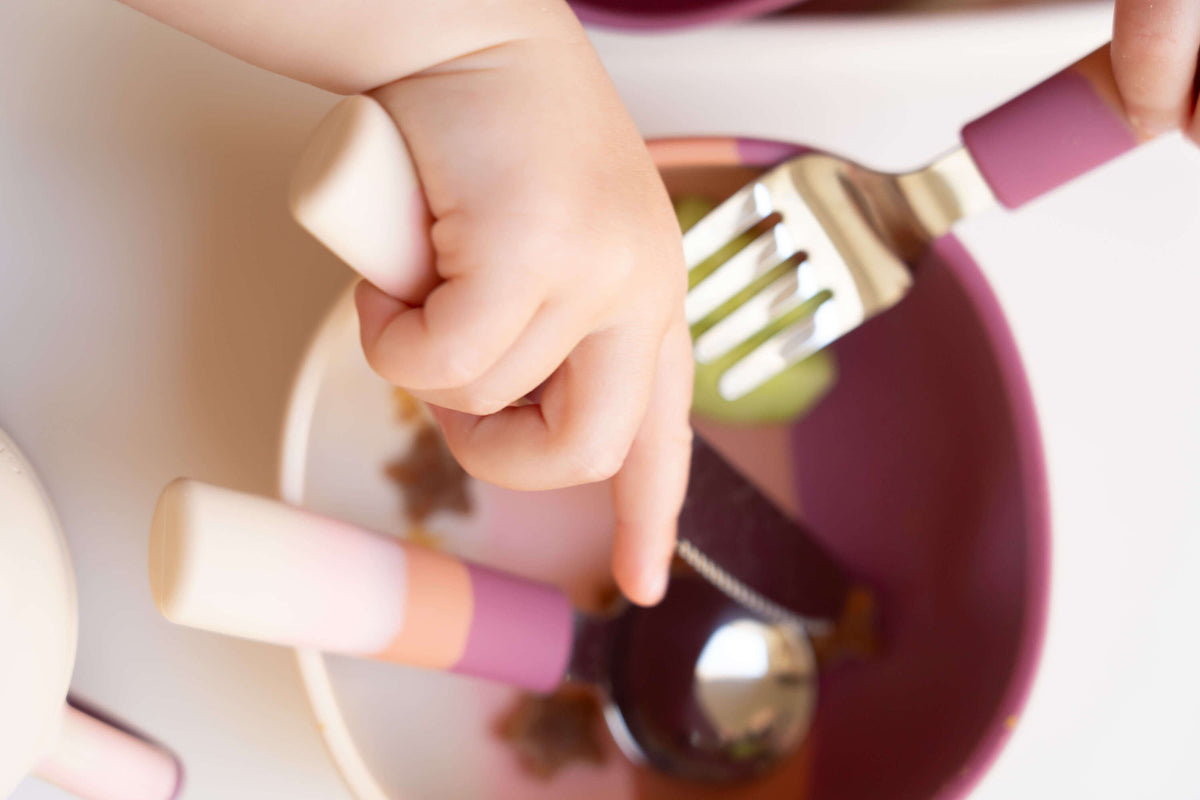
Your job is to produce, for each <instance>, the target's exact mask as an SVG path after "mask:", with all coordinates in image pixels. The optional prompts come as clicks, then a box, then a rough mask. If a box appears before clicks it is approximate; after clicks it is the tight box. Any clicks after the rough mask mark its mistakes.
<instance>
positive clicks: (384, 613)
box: [150, 480, 574, 692]
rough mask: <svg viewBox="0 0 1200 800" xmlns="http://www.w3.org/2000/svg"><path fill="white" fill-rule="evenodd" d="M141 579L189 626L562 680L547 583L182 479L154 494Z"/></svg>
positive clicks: (560, 635)
mask: <svg viewBox="0 0 1200 800" xmlns="http://www.w3.org/2000/svg"><path fill="white" fill-rule="evenodd" d="M150 582H151V587H152V588H153V591H154V598H155V602H156V603H157V604H158V607H159V609H160V610H161V611H162V613H163V615H164V616H166V617H167V618H168V619H170V620H172V621H173V622H177V623H180V624H183V625H188V626H190V627H195V628H203V629H206V630H212V631H216V632H219V633H225V634H230V635H233V636H240V637H243V638H248V639H255V640H259V641H265V642H272V643H276V644H283V645H292V646H298V647H311V648H316V649H320V650H325V651H331V652H337V653H344V654H348V655H354V656H361V657H366V658H374V659H380V660H385V661H394V662H398V663H402V664H409V665H413V666H418V667H425V668H428V669H436V670H447V671H451V672H459V673H463V674H467V675H474V676H478V677H482V678H487V679H490V680H495V681H499V682H502V683H506V684H510V685H513V686H520V687H522V688H526V689H531V690H534V691H540V692H544V691H549V690H551V689H553V688H554V687H555V686H557V685H558V684H559V683H560V682H561V681H562V680H563V677H564V676H565V674H566V670H567V664H568V660H569V658H570V653H571V647H572V643H573V639H574V611H573V609H572V607H571V603H570V601H569V600H568V599H567V597H566V595H565V594H563V593H562V592H561V591H559V590H558V589H556V588H553V587H551V586H547V585H545V584H541V583H536V582H534V581H530V580H526V579H524V578H519V577H516V576H514V575H509V574H505V573H502V572H498V571H495V570H492V569H488V568H486V567H481V566H478V565H475V564H469V563H467V562H464V561H461V560H459V559H457V558H454V557H453V556H450V555H447V554H445V553H441V552H438V551H435V550H430V549H427V548H423V547H417V546H415V545H412V544H409V543H406V542H403V541H401V540H399V539H395V538H392V537H389V536H383V535H380V534H377V533H374V532H371V531H367V530H363V529H361V528H357V527H355V526H353V525H350V524H348V523H345V522H339V521H337V520H334V519H329V518H326V517H323V516H319V515H317V514H313V513H310V512H307V511H303V510H300V509H297V508H293V507H290V506H286V505H283V504H282V503H277V502H275V501H272V500H267V499H265V498H261V497H255V496H253V495H248V494H243V493H241V492H236V491H233V490H231V489H224V488H221V487H217V486H211V485H209V484H205V483H200V482H198V481H191V480H177V481H175V482H174V483H172V484H170V485H169V486H168V487H167V488H166V489H165V490H164V491H163V494H162V496H161V497H160V498H159V501H158V506H157V508H156V509H155V512H154V522H153V525H152V531H151V540H150Z"/></svg>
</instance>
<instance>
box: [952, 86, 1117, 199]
mask: <svg viewBox="0 0 1200 800" xmlns="http://www.w3.org/2000/svg"><path fill="white" fill-rule="evenodd" d="M962 138H963V143H964V144H965V145H966V146H967V149H968V150H969V151H970V152H971V155H972V156H973V157H974V159H975V163H976V164H978V165H979V170H980V172H982V173H983V176H984V177H985V178H986V179H987V182H988V183H989V184H990V185H991V187H992V190H993V191H994V192H995V193H996V196H997V197H998V198H999V199H1000V202H1002V203H1003V204H1004V205H1005V206H1006V207H1008V208H1016V207H1018V206H1020V205H1022V204H1024V203H1026V202H1028V201H1030V200H1032V199H1034V198H1035V197H1038V196H1040V195H1042V194H1044V193H1046V192H1048V191H1050V190H1051V189H1054V188H1055V187H1057V186H1060V185H1062V184H1064V183H1066V182H1067V181H1069V180H1071V179H1073V178H1076V177H1078V176H1080V175H1082V174H1084V173H1085V172H1088V171H1089V170H1092V169H1094V168H1095V167H1098V166H1100V165H1101V164H1104V163H1105V162H1107V161H1110V160H1112V159H1114V158H1116V157H1117V156H1119V155H1121V154H1122V153H1125V152H1126V151H1128V150H1131V149H1132V148H1133V147H1135V146H1136V145H1137V137H1136V136H1134V133H1133V131H1132V130H1131V129H1130V128H1129V126H1128V125H1127V124H1126V122H1125V120H1123V119H1122V118H1121V116H1120V115H1119V114H1118V113H1117V112H1116V110H1115V109H1113V108H1112V107H1111V106H1109V105H1108V103H1106V102H1105V101H1104V99H1103V98H1101V97H1099V96H1098V95H1097V94H1096V92H1095V90H1094V89H1093V88H1092V85H1091V83H1089V82H1088V80H1087V79H1086V78H1084V77H1083V76H1082V75H1079V74H1078V73H1076V72H1074V71H1073V70H1071V69H1067V70H1064V71H1062V72H1060V73H1059V74H1057V75H1055V76H1054V77H1052V78H1050V79H1049V80H1047V81H1045V82H1043V83H1041V84H1038V85H1037V86H1035V87H1033V88H1032V89H1030V90H1029V91H1027V92H1025V93H1024V94H1022V95H1020V96H1019V97H1016V98H1014V99H1013V100H1010V101H1009V102H1007V103H1005V104H1004V105H1002V106H1000V107H999V108H997V109H996V110H995V111H992V112H990V113H988V114H986V115H984V116H982V117H980V118H979V119H977V120H975V121H974V122H972V123H970V124H969V125H967V126H966V127H965V128H963V132H962Z"/></svg>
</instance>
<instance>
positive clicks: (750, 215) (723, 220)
mask: <svg viewBox="0 0 1200 800" xmlns="http://www.w3.org/2000/svg"><path fill="white" fill-rule="evenodd" d="M773 210H774V204H773V203H772V202H771V195H770V193H769V192H768V191H767V187H766V186H764V185H763V184H762V183H760V182H759V181H753V182H751V183H748V184H746V185H745V186H743V187H742V188H741V189H739V190H738V191H737V192H735V193H734V194H732V195H730V197H729V198H728V199H727V200H725V202H723V203H721V205H719V206H717V207H716V208H714V209H713V210H712V211H710V212H708V214H706V215H705V216H704V218H703V219H701V220H700V221H699V222H697V223H696V224H695V225H693V226H692V227H691V228H689V229H688V231H687V232H686V233H684V234H683V257H684V260H685V261H686V262H687V268H688V272H691V271H692V270H693V269H695V268H696V267H697V266H699V265H700V264H703V263H704V262H705V261H706V260H707V259H708V258H710V257H711V256H712V255H713V254H715V253H716V252H717V251H718V250H720V249H721V248H722V247H724V246H725V245H727V244H729V243H730V242H732V241H733V240H734V239H736V238H737V237H739V236H741V235H742V234H743V233H745V232H746V231H748V230H750V229H751V228H753V227H754V226H755V225H757V224H758V223H759V222H761V221H762V220H764V219H766V218H767V217H768V216H770V214H771V212H772V211H773Z"/></svg>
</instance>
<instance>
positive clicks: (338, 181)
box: [288, 95, 438, 304]
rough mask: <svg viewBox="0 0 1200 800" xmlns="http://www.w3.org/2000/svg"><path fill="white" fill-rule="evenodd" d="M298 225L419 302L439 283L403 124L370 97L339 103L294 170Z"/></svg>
mask: <svg viewBox="0 0 1200 800" xmlns="http://www.w3.org/2000/svg"><path fill="white" fill-rule="evenodd" d="M288 204H289V206H290V208H291V211H292V216H293V217H295V219H296V221H297V222H299V223H300V225H301V226H302V227H303V228H304V229H305V230H307V231H308V232H309V233H311V234H312V235H313V236H315V237H316V238H317V240H318V241H320V242H321V243H322V244H324V245H325V246H326V247H328V248H329V249H330V250H332V251H333V252H334V253H335V254H336V255H337V256H339V257H340V258H341V259H342V260H343V261H345V262H346V263H347V264H349V265H350V266H351V267H352V268H353V269H355V270H356V271H358V272H359V273H360V274H361V275H362V276H363V277H364V278H366V279H367V280H369V281H370V282H371V283H373V284H375V285H376V286H378V287H379V288H380V289H382V290H383V291H384V292H387V293H388V294H390V295H391V296H392V297H395V298H396V299H398V300H403V301H405V302H409V303H414V304H416V303H420V302H421V301H422V300H424V299H425V295H427V294H428V293H429V291H430V290H431V289H432V288H433V287H434V286H435V285H436V284H437V282H438V276H437V273H436V272H435V271H434V268H433V256H432V248H431V247H430V244H429V228H430V224H431V217H430V213H429V207H428V205H426V202H425V196H424V194H423V193H422V190H421V184H420V181H419V180H418V179H417V173H416V170H415V168H414V167H413V162H412V158H411V157H410V156H409V153H408V147H407V145H406V144H405V143H404V139H403V137H402V136H401V135H400V130H399V129H398V128H397V127H396V124H395V122H394V121H393V120H392V117H391V115H390V114H388V112H387V111H386V110H385V109H384V108H383V106H381V105H380V104H379V103H377V102H376V101H375V100H372V99H371V98H370V97H367V96H365V95H358V96H355V97H349V98H346V99H345V100H343V101H342V102H340V103H338V104H337V106H335V107H334V109H333V110H332V111H330V112H329V114H328V115H327V116H326V117H325V118H324V119H323V120H322V121H321V123H320V125H318V126H317V129H316V130H315V131H314V132H313V134H312V137H311V138H310V139H309V142H308V144H307V146H306V147H305V149H304V152H303V153H302V154H301V156H300V160H299V162H298V163H297V165H296V169H295V171H294V173H293V175H292V184H291V190H290V193H289V203H288Z"/></svg>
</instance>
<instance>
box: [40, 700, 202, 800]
mask: <svg viewBox="0 0 1200 800" xmlns="http://www.w3.org/2000/svg"><path fill="white" fill-rule="evenodd" d="M34 775H36V776H37V777H39V778H41V779H42V780H44V781H46V782H47V783H52V784H54V785H55V786H57V787H59V788H60V789H63V790H65V791H67V792H70V793H71V794H73V795H76V796H78V797H82V798H85V800H171V799H172V798H174V797H175V796H176V795H177V794H178V793H179V789H180V787H181V786H182V784H183V770H182V769H181V768H180V765H179V761H178V760H177V759H176V758H175V756H174V755H173V754H172V753H170V752H169V751H168V750H166V749H165V748H163V747H162V746H160V745H157V744H154V743H153V742H149V741H146V740H145V739H143V738H141V737H139V736H136V735H134V734H133V733H131V732H129V731H126V730H124V729H122V728H120V727H118V726H116V725H114V724H112V723H110V722H108V721H107V720H103V719H99V718H98V717H95V716H92V715H91V714H89V713H87V712H86V711H83V710H81V709H78V708H76V707H74V706H72V705H67V706H65V708H64V709H63V719H62V724H61V727H60V729H59V735H58V740H57V741H56V743H55V745H54V747H53V749H52V750H51V751H50V753H49V754H47V755H46V756H45V757H43V758H42V760H41V761H40V762H39V763H38V765H37V767H36V768H35V769H34Z"/></svg>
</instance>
